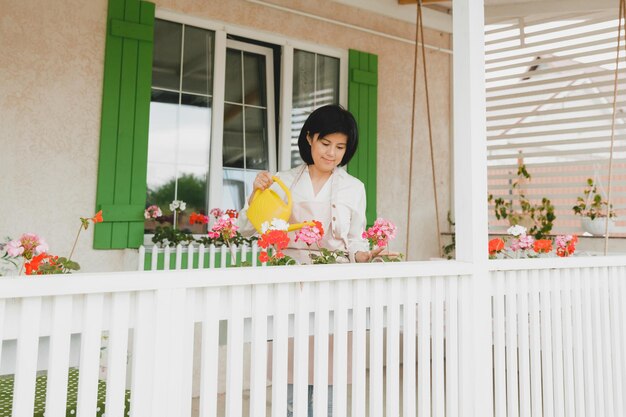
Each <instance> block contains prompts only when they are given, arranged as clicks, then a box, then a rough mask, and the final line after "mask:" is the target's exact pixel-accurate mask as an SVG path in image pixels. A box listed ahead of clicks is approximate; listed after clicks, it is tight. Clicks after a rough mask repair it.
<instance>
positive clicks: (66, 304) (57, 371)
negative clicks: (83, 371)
mask: <svg viewBox="0 0 626 417" xmlns="http://www.w3.org/2000/svg"><path fill="white" fill-rule="evenodd" d="M52 303H53V306H52V309H53V310H52V331H51V334H50V352H49V356H48V365H49V368H48V381H47V387H46V416H47V417H65V413H66V412H67V410H66V405H65V403H66V397H67V380H68V368H69V359H70V338H71V334H70V329H71V324H72V296H70V295H61V296H57V297H54V298H53V301H52ZM0 317H2V315H1V314H0ZM0 340H2V337H0ZM1 344H2V343H0V345H1Z"/></svg>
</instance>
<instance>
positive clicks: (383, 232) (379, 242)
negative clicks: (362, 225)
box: [361, 218, 396, 248]
mask: <svg viewBox="0 0 626 417" xmlns="http://www.w3.org/2000/svg"><path fill="white" fill-rule="evenodd" d="M361 236H362V237H363V239H367V240H368V241H369V242H370V247H374V246H378V247H379V248H384V247H385V246H387V245H388V244H389V241H391V240H393V239H395V237H396V226H395V225H394V224H393V223H392V222H390V221H389V220H385V219H382V218H378V219H376V221H375V222H374V225H373V226H372V227H370V228H369V229H367V230H366V231H364V232H363V234H362V235H361Z"/></svg>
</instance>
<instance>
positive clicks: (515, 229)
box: [506, 224, 526, 237]
mask: <svg viewBox="0 0 626 417" xmlns="http://www.w3.org/2000/svg"><path fill="white" fill-rule="evenodd" d="M506 232H507V233H508V234H510V235H511V236H516V237H517V236H521V235H525V234H526V228H525V227H524V226H520V225H519V224H516V225H515V226H511V227H509V228H508V229H507V231H506Z"/></svg>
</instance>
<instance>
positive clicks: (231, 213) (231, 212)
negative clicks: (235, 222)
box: [224, 209, 239, 219]
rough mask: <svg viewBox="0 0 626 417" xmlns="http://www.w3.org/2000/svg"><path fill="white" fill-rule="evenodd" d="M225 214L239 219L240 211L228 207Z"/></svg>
mask: <svg viewBox="0 0 626 417" xmlns="http://www.w3.org/2000/svg"><path fill="white" fill-rule="evenodd" d="M224 214H226V215H227V216H228V217H230V218H231V219H238V218H239V212H238V211H237V210H235V209H228V210H226V211H225V212H224Z"/></svg>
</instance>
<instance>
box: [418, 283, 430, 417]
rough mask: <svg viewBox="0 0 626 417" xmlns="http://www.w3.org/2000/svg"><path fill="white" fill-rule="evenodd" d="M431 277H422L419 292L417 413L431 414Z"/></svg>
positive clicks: (421, 415)
mask: <svg viewBox="0 0 626 417" xmlns="http://www.w3.org/2000/svg"><path fill="white" fill-rule="evenodd" d="M430 283H431V279H430V278H421V279H420V281H419V286H418V290H417V293H418V294H419V296H420V297H419V301H418V310H417V311H418V316H417V415H418V416H419V417H427V416H430V410H431V401H430V394H431V390H430V360H431V357H430V320H431V318H430V301H431V300H430Z"/></svg>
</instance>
